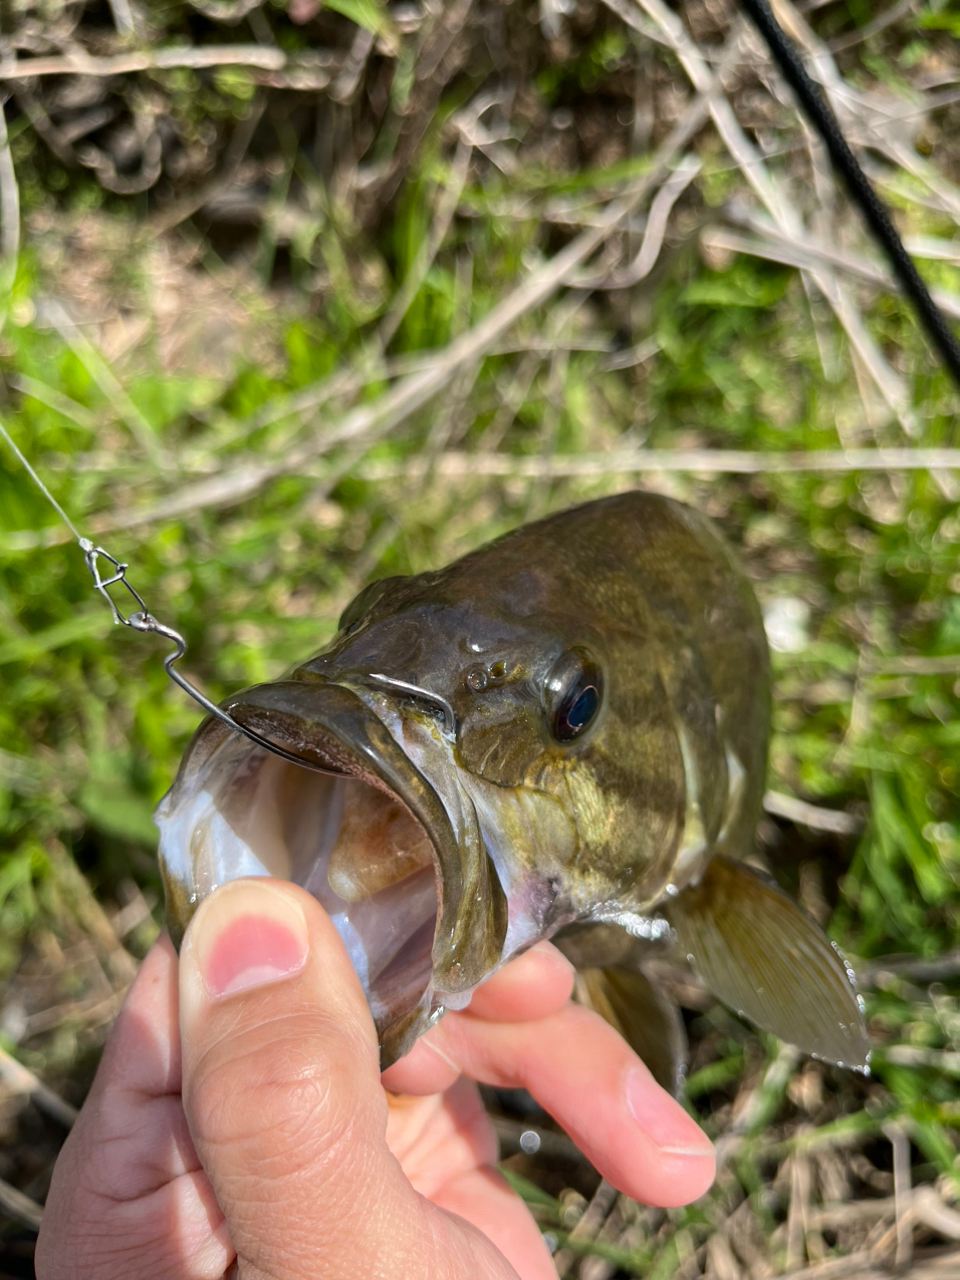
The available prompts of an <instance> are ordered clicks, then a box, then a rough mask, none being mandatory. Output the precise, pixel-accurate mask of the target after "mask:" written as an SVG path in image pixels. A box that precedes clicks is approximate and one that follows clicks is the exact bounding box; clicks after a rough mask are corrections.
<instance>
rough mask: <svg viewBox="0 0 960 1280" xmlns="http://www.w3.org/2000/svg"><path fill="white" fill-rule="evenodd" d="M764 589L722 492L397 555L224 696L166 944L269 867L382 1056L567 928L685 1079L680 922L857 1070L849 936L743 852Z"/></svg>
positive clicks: (719, 989) (599, 976) (635, 1030)
mask: <svg viewBox="0 0 960 1280" xmlns="http://www.w3.org/2000/svg"><path fill="white" fill-rule="evenodd" d="M770 698H771V693H770V664H769V655H768V650H767V643H766V637H765V633H764V627H763V621H762V616H761V612H760V608H759V606H758V603H757V599H756V596H755V594H754V592H753V589H752V587H751V585H750V582H749V581H748V578H747V576H746V573H745V571H744V569H743V567H742V565H741V563H740V561H739V560H738V558H737V556H736V554H735V552H734V551H733V549H732V547H731V545H730V544H729V543H728V542H727V541H726V540H725V538H724V537H723V536H722V535H721V534H720V532H719V530H718V529H717V527H716V526H715V525H714V524H713V523H712V522H711V521H710V520H709V519H707V518H706V517H705V516H704V515H702V514H701V513H699V512H698V511H696V510H694V509H693V508H691V507H689V506H686V505H684V504H682V503H680V502H677V501H674V500H672V499H670V498H667V497H664V496H661V495H658V494H654V493H649V492H644V491H640V490H634V491H631V492H628V493H623V494H620V495H617V496H614V497H609V498H603V499H599V500H596V501H593V502H588V503H586V504H584V505H581V506H578V507H575V508H573V509H571V510H567V511H562V512H560V513H558V514H555V515H551V516H548V517H547V518H545V519H542V520H539V521H537V522H535V523H531V524H527V525H524V526H521V527H520V528H517V529H515V530H514V531H512V532H510V533H507V534H505V535H504V536H502V537H500V538H498V539H497V540H495V541H493V542H491V543H489V544H488V545H486V546H483V547H481V548H480V549H479V550H476V551H473V552H471V553H470V554H468V555H466V556H464V557H463V558H461V559H459V560H457V561H455V562H454V563H452V564H450V565H448V566H447V567H446V568H443V569H440V570H437V571H431V572H426V573H420V574H416V575H412V576H398V577H388V578H383V579H381V580H379V581H376V582H373V583H372V584H371V585H369V586H367V587H365V588H364V589H363V590H362V591H361V592H360V594H359V595H358V596H357V597H356V599H355V600H354V601H353V602H352V603H351V604H350V605H349V606H348V607H347V608H346V610H345V611H344V613H343V615H342V617H341V618H340V621H339V628H338V631H337V633H336V635H335V637H334V639H333V640H332V641H331V642H330V643H329V644H328V645H327V646H326V647H325V648H323V649H321V650H320V651H319V652H318V653H316V654H314V655H313V656H312V657H310V658H309V659H308V660H307V661H306V662H304V663H302V664H301V665H299V666H297V667H296V668H294V669H293V670H292V671H290V672H289V673H288V674H287V675H285V676H284V677H283V678H281V679H279V680H276V681H272V682H269V683H262V684H257V685H254V686H253V687H252V688H250V689H246V690H244V691H242V692H239V693H235V694H233V695H231V696H230V697H228V698H226V699H225V700H224V702H223V703H222V704H221V708H222V710H223V711H224V712H225V713H226V716H227V717H228V718H229V720H230V721H232V722H233V724H235V725H237V726H240V727H241V728H243V729H246V730H248V731H250V732H252V733H253V734H256V735H258V736H259V737H260V738H261V739H262V740H264V741H265V742H267V743H269V744H273V745H274V746H275V747H277V748H279V749H280V750H281V751H282V752H283V753H284V754H283V755H282V756H281V755H278V754H276V753H274V752H273V751H271V750H270V749H268V748H267V747H265V746H262V745H259V744H258V743H257V742H256V741H251V739H250V738H249V737H247V736H244V733H242V732H239V731H238V730H235V729H232V728H231V727H230V724H225V723H224V721H223V720H222V719H219V718H216V717H214V716H209V717H208V718H207V719H206V720H205V721H204V722H203V723H202V724H201V725H200V727H199V729H198V730H197V732H196V734H195V735H194V738H193V740H192V742H191V743H190V745H189V747H188V749H187V751H186V753H185V755H184V758H183V760H182V762H181V765H180V769H179V773H178V775H177V778H176V781H175V783H174V785H173V787H172V788H171V790H170V791H169V792H168V794H167V795H166V796H165V797H164V799H163V800H162V801H161V803H160V806H159V808H158V811H157V815H156V821H157V824H158V826H159V829H160V845H159V859H160V865H161V870H162V876H163V880H164V885H165V893H166V908H167V920H168V924H169V929H170V933H171V936H172V937H173V939H174V941H175V943H177V944H179V941H180V939H182V937H183V933H184V931H185V929H186V927H187V924H188V922H189V920H190V917H191V915H192V914H193V912H194V911H195V910H196V908H197V906H198V904H199V903H200V902H201V901H202V900H203V898H204V897H205V896H206V895H207V894H209V893H211V892H213V891H214V890H215V889H216V888H217V886H218V885H220V884H223V883H224V882H225V881H227V880H230V879H233V878H235V877H238V876H266V875H269V876H278V877H281V878H283V879H287V880H291V881H294V882H295V883H297V884H299V885H302V886H303V887H304V888H306V889H307V890H308V891H309V892H311V893H312V894H313V895H314V896H315V897H316V898H317V900H318V901H319V902H320V903H321V905H322V906H323V907H324V908H325V909H326V911H327V912H328V913H329V915H330V916H331V918H332V920H333V922H334V924H335V926H336V928H337V930H338V932H339V934H340V937H341V938H342V940H343V943H344V945H345V947H346V949H347V951H348V953H349V955H350V958H351V961H352V963H353V966H354V968H355V970H356V972H357V974H358V976H359V978H360V980H361V982H362V984H363V988H364V991H365V994H366V997H367V1000H368V1003H369V1006H370V1011H371V1014H372V1016H373V1020H374V1022H375V1024H376V1028H377V1033H378V1036H379V1040H380V1046H381V1062H382V1065H383V1066H384V1067H386V1066H387V1065H389V1064H390V1063H392V1062H394V1061H396V1060H397V1059H398V1058H400V1057H402V1056H403V1055H404V1054H405V1053H407V1052H408V1051H409V1050H410V1049H411V1047H412V1046H413V1044H414V1043H415V1042H416V1040H417V1039H418V1037H419V1036H420V1035H422V1034H423V1033H424V1032H425V1031H426V1030H427V1029H428V1028H429V1027H431V1026H433V1025H434V1024H435V1023H436V1021H437V1019H438V1018H439V1017H441V1016H442V1014H443V1013H444V1012H445V1011H447V1010H451V1009H463V1008H465V1007H466V1006H467V1005H468V1004H469V1001H470V997H471V994H472V993H473V991H474V990H475V989H476V987H477V986H478V985H479V984H480V983H482V982H483V981H485V980H486V979H487V978H488V977H490V975H491V974H493V973H494V972H496V970H497V969H498V968H499V967H500V966H501V965H503V964H506V963H507V962H508V961H509V960H510V959H512V958H513V957H515V956H517V955H519V954H521V953H522V952H523V951H525V950H526V949H527V948H528V947H530V946H532V945H533V944H534V943H536V942H538V941H540V940H541V939H547V938H552V939H554V940H555V941H556V943H557V945H559V946H560V947H561V949H562V950H564V951H565V953H566V954H567V955H568V956H570V958H571V959H572V960H573V961H574V963H575V964H576V965H577V966H578V969H579V973H578V977H577V996H578V998H579V999H581V1000H582V1001H583V1002H585V1003H588V1004H590V1005H592V1006H593V1007H594V1008H596V1009H597V1010H598V1011H599V1012H600V1013H602V1014H603V1016H605V1017H606V1018H607V1019H608V1020H609V1021H610V1022H612V1023H613V1025H614V1026H616V1027H618V1029H620V1030H621V1031H622V1032H623V1034H624V1035H625V1036H626V1037H627V1039H628V1040H629V1041H630V1043H631V1044H632V1045H633V1046H634V1047H635V1048H636V1049H637V1051H638V1052H640V1053H641V1056H643V1057H644V1058H645V1059H646V1060H647V1061H648V1064H652V1065H651V1069H653V1070H654V1071H655V1074H656V1075H657V1077H658V1079H660V1081H661V1083H664V1084H665V1085H666V1086H667V1087H669V1088H671V1089H672V1090H673V1091H674V1092H677V1091H678V1090H679V1088H680V1087H681V1083H682V1059H683V1052H684V1050H683V1043H682V1040H683V1037H682V1026H681V1023H680V1019H679V1015H678V1014H677V1011H676V1009H675V1007H673V1006H671V1003H670V1001H669V1000H667V999H666V997H665V996H664V994H663V993H662V991H660V990H658V987H657V983H656V980H655V976H653V974H652V970H651V967H650V958H651V957H652V956H653V957H655V956H657V955H659V954H660V953H661V952H662V951H663V949H664V948H665V947H669V948H672V951H673V952H674V953H675V954H677V955H678V956H679V957H681V958H682V959H683V960H684V961H685V962H687V963H689V964H690V965H691V966H692V967H693V969H694V971H695V972H696V973H697V974H698V975H699V976H700V978H701V979H702V981H703V983H704V985H705V986H706V987H707V989H708V990H709V991H710V992H711V993H712V994H713V995H714V996H715V997H717V998H718V999H719V1000H720V1001H722V1002H724V1003H725V1004H726V1005H728V1006H729V1007H730V1008H731V1009H732V1010H734V1011H735V1012H736V1013H738V1014H739V1015H740V1016H741V1017H743V1018H745V1019H747V1020H748V1021H750V1022H752V1023H754V1024H755V1025H756V1026H757V1027H759V1028H761V1029H762V1030H765V1031H768V1032H771V1033H773V1034H775V1035H777V1036H779V1037H780V1038H781V1039H782V1040H784V1041H787V1042H789V1043H791V1044H794V1045H796V1046H797V1047H798V1048H799V1049H801V1050H803V1051H804V1052H806V1053H810V1054H814V1055H816V1056H818V1057H820V1058H823V1059H826V1060H828V1061H831V1062H835V1063H840V1064H844V1065H847V1066H852V1067H855V1068H858V1069H861V1070H866V1068H867V1063H868V1058H869V1039H868V1036H867V1032H866V1027H865V1022H864V1014H863V1004H862V1001H861V999H860V997H859V995H858V994H857V990H856V982H855V977H854V975H853V972H852V970H851V969H850V967H849V965H848V964H847V963H846V961H845V959H844V958H843V956H842V955H841V954H840V952H839V951H838V950H837V949H836V948H835V947H834V945H833V944H832V943H831V942H830V940H829V939H828V938H827V936H826V935H825V933H824V932H823V931H822V929H821V928H820V926H819V925H818V924H816V923H815V922H814V921H813V920H812V919H811V918H810V917H809V916H808V915H807V914H806V913H805V912H804V911H803V910H802V909H801V908H800V907H799V906H798V905H797V904H796V903H795V902H794V901H793V900H792V899H791V898H790V897H789V896H788V895H787V894H786V893H784V892H783V891H781V890H780V889H779V888H778V887H777V885H776V884H775V882H774V881H773V880H771V879H770V878H769V877H768V876H766V875H765V874H763V873H761V872H758V871H757V870H756V869H754V868H753V867H752V866H751V865H749V862H748V859H751V858H752V856H753V854H754V843H755V831H756V826H757V821H758V816H759V813H760V808H761V801H762V795H763V789H764V774H765V768H766V757H767V744H768V738H769V730H770Z"/></svg>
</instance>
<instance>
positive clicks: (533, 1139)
mask: <svg viewBox="0 0 960 1280" xmlns="http://www.w3.org/2000/svg"><path fill="white" fill-rule="evenodd" d="M520 1150H521V1151H525V1152H526V1153H527V1155H528V1156H533V1155H536V1153H537V1152H538V1151H539V1150H540V1135H539V1133H534V1131H533V1130H532V1129H525V1130H524V1132H523V1133H521V1135H520Z"/></svg>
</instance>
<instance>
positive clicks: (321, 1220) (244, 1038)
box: [36, 880, 713, 1280]
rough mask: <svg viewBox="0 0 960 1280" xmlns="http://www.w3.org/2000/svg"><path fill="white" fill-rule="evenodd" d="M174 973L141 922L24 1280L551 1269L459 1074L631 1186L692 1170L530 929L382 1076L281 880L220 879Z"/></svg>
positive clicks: (701, 1183) (568, 976)
mask: <svg viewBox="0 0 960 1280" xmlns="http://www.w3.org/2000/svg"><path fill="white" fill-rule="evenodd" d="M177 970H178V965H177V957H176V955H175V953H174V951H173V947H172V946H171V944H170V942H169V940H168V939H164V940H163V941H161V942H160V943H158V944H157V946H156V947H155V948H154V949H153V950H152V951H151V952H150V954H149V956H148V957H147V959H146V960H145V961H144V964H143V966H142V969H141V972H140V974H139V976H138V978H137V981H136V982H135V984H134V986H133V988H132V989H131V992H130V994H129V996H128V998H127V1001H126V1004H125V1005H124V1008H123V1010H122V1012H121V1014H120V1017H119V1019H118V1021H117V1025H116V1027H115V1029H114V1032H113V1035H112V1037H111V1041H110V1043H109V1045H108V1046H107V1050H106V1052H105V1054H104V1058H103V1062H102V1064H101V1067H100V1070H99V1072H98V1075H97V1078H96V1081H95V1082H94V1085H93V1088H92V1090H91V1093H90V1096H89V1098H88V1099H87V1102H86V1104H85V1105H84V1108H83V1110H82V1112H81V1115H80V1118H79V1120H78V1121H77V1124H76V1126H75V1128H74V1130H73V1132H72V1133H71V1135H70V1137H69V1139H68V1141H67V1143H66V1145H65V1147H64V1149H63V1152H62V1154H61V1157H60V1160H59V1161H58V1163H57V1167H56V1169H55V1171H54V1176H53V1183H52V1186H51V1189H50V1194H49V1197H48V1200H47V1207H46V1210H45V1213H44V1221H43V1226H42V1228H41V1232H40V1238H39V1241H38V1245H37V1264H36V1265H37V1275H38V1277H39V1280H66V1278H67V1277H70V1280H121V1278H122V1280H128V1277H130V1276H133V1275H136V1276H137V1277H138V1278H139V1277H143V1278H144V1280H147V1278H149V1280H161V1278H164V1280H165V1278H168V1277H169V1280H173V1278H174V1277H176V1280H221V1278H222V1277H224V1276H226V1275H234V1274H236V1275H239V1277H241V1278H242V1280H267V1278H268V1277H269V1278H270V1280H279V1278H280V1277H283V1280H288V1278H293V1277H304V1278H306V1277H308V1276H309V1277H310V1278H311V1280H319V1277H325V1276H330V1277H333V1276H337V1277H340V1276H351V1277H367V1276H371V1277H372V1276H388V1275H389V1276H394V1275H396V1276H401V1275H402V1276H404V1277H405V1278H406V1277H423V1280H427V1278H428V1277H429V1280H441V1278H442V1280H467V1278H468V1277H469V1278H470V1280H475V1277H477V1276H484V1277H485V1278H486V1277H489V1278H490V1280H506V1278H507V1277H514V1280H515V1277H516V1275H517V1274H519V1275H520V1276H521V1277H523V1280H548V1277H555V1275H556V1272H555V1270H554V1268H553V1264H552V1261H551V1259H550V1256H549V1254H548V1252H547V1250H546V1248H545V1246H544V1244H543V1241H542V1239H541V1237H540V1233H539V1231H538V1229H537V1227H536V1225H535V1224H534V1222H533V1220H532V1218H531V1217H530V1215H529V1213H528V1212H527V1210H526V1208H525V1207H524V1205H523V1203H522V1202H521V1201H520V1200H519V1198H518V1197H516V1196H515V1195H514V1194H513V1192H512V1191H510V1189H509V1188H508V1186H507V1184H506V1183H505V1182H504V1181H503V1179H502V1178H501V1177H500V1176H499V1174H497V1172H496V1171H495V1170H494V1169H493V1168H492V1167H491V1166H492V1164H493V1162H494V1161H495V1160H496V1155H497V1152H496V1138H495V1136H494V1133H493V1129H492V1127H491V1125H490V1122H489V1120H488V1118H487V1116H486V1114H485V1112H484V1110H483V1106H482V1103H481V1100H480V1097H479V1094H478V1092H477V1089H476V1086H475V1084H473V1082H472V1081H473V1080H481V1081H486V1082H489V1083H493V1084H497V1085H501V1086H504V1087H512V1086H523V1087H525V1088H527V1089H529V1091H530V1092H531V1093H532V1094H533V1095H534V1097H536V1098H537V1099H538V1100H539V1101H540V1102H541V1103H542V1104H543V1105H544V1106H545V1107H546V1108H547V1110H549V1111H550V1112H551V1114H553V1115H554V1116H555V1117H556V1118H557V1119H558V1120H559V1121H560V1123H561V1124H562V1125H563V1126H564V1127H565V1128H566V1129H567V1131H568V1132H569V1133H570V1135H571V1136H572V1137H573V1139H574V1140H575V1141H576V1142H577V1144H578V1145H579V1146H580V1147H581V1149H582V1150H583V1151H584V1152H585V1154H587V1155H588V1156H589V1158H590V1159H591V1160H592V1162H593V1163H594V1164H595V1165H596V1166H597V1168H598V1169H599V1170H600V1171H601V1172H602V1173H603V1174H604V1176H605V1177H607V1178H608V1180H610V1181H611V1182H612V1183H613V1184H614V1185H615V1186H617V1187H619V1188H620V1189H621V1190H623V1191H625V1192H626V1193H627V1194H629V1195H631V1196H634V1197H636V1198H637V1199H640V1200H643V1201H645V1202H647V1203H650V1204H660V1205H676V1204H682V1203H686V1202H687V1201H689V1200H692V1199H694V1198H696V1197H697V1196H698V1195H700V1194H702V1193H703V1192H704V1191H705V1190H706V1189H707V1187H708V1186H709V1184H710V1181H711V1179H712V1176H713V1153H712V1148H711V1147H710V1145H709V1143H708V1141H707V1139H706V1138H705V1137H704V1135H703V1134H702V1133H701V1132H700V1130H699V1129H698V1128H697V1126H696V1125H695V1124H694V1122H693V1121H692V1120H691V1119H690V1118H689V1116H687V1114H686V1113H685V1112H684V1111H683V1109H682V1108H681V1107H680V1106H679V1105H678V1104H677V1103H676V1102H675V1101H674V1100H673V1099H672V1098H671V1097H669V1095H668V1094H666V1093H664V1092H663V1090H661V1089H660V1088H659V1086H658V1085H656V1084H655V1083H654V1081H653V1079H652V1077H651V1076H650V1074H649V1072H647V1070H646V1068H645V1067H644V1066H643V1065H642V1063H640V1061H639V1059H637V1058H636V1056H635V1055H634V1054H633V1052H632V1051H631V1050H630V1049H629V1048H628V1047H627V1046H626V1044H624V1042H623V1041H622V1040H621V1039H620V1037H619V1036H617V1035H616V1033H615V1032H613V1030H612V1029H611V1028H610V1027H609V1026H608V1025H607V1024H606V1023H605V1022H603V1021H602V1020H601V1019H600V1018H598V1017H597V1016H596V1015H595V1014H593V1013H591V1012H589V1011H588V1010H585V1009H582V1008H579V1007H577V1006H575V1005H572V1004H571V1003H570V1001H569V996H570V991H571V987H572V970H571V968H570V966H569V964H568V963H567V961H566V960H564V959H563V957H562V956H560V954H559V952H557V951H555V950H554V949H553V948H552V947H550V946H549V945H547V944H544V945H542V946H539V947H536V948H534V949H533V950H531V951H529V952H527V953H526V954H525V955H524V956H521V957H520V958H519V959H518V960H515V961H514V962H513V963H512V964H510V965H508V966H506V967H505V968H504V969H503V970H501V971H500V972H499V973H498V974H496V975H495V976H494V977H493V978H492V979H491V980H490V981H489V982H488V983H486V984H485V985H484V986H483V987H481V988H480V989H479V990H478V991H477V992H476V993H475V995H474V998H473V1000H472V1002H471V1005H470V1008H469V1009H468V1010H465V1011H464V1012H462V1013H450V1014H448V1015H447V1016H446V1017H445V1018H444V1019H443V1020H442V1021H441V1023H440V1024H439V1025H438V1026H437V1027H435V1028H433V1030H431V1031H430V1032H429V1033H428V1034H427V1035H426V1036H424V1037H422V1038H421V1039H420V1040H419V1041H418V1042H417V1044H416V1046H415V1047H414V1050H413V1051H412V1053H410V1054H409V1055H408V1056H407V1057H406V1058H404V1059H402V1060H401V1061H400V1062H398V1063H396V1064H395V1065H394V1066H393V1067H391V1068H390V1070H389V1071H388V1072H387V1073H385V1075H384V1076H383V1078H382V1079H383V1083H382V1084H381V1076H380V1073H379V1065H378V1062H379V1055H378V1048H377V1040H376V1034H375V1031H374V1028H373V1023H372V1020H371V1018H370V1014H369V1011H368V1009H367V1005H366V1000H365V998H364V995H363V991H362V989H361V987H360V984H359V981H358V979H357V977H356V975H355V973H354V971H353V968H352V966H351V965H350V962H349V960H348V958H347V955H346V953H345V951H344V949H343V946H342V944H341V942H340V939H339V936H338V935H337V933H336V930H335V928H334V926H333V924H332V923H331V921H330V919H329V917H328V916H327V915H326V914H325V913H324V912H323V910H322V909H321V908H320V906H319V905H318V904H317V903H316V901H315V900H314V899H313V898H312V897H310V895H309V894H307V893H305V892H304V891H303V890H300V889H297V888H296V887H295V886H293V885H290V884H286V883H283V882H279V881H264V880H257V881H249V880H247V881H242V880H241V881H234V882H232V883H230V884H227V885H225V886H223V887H222V888H221V889H219V890H218V891H217V892H216V893H215V894H213V895H212V896H211V897H210V898H208V899H207V900H206V901H205V902H204V903H203V904H202V906H201V907H200V909H199V911H198V912H197V914H196V916H195V917H194V920H193V921H192V923H191V925H190V928H189V929H188V931H187V936H186V938H185V940H184V946H183V948H182V952H181V957H180V964H179V988H178V973H177ZM181 1031H182V1048H181ZM462 1073H465V1074H462ZM383 1086H386V1088H384V1087H383ZM387 1090H390V1092H388V1091H387ZM394 1091H401V1092H399V1093H395V1092H394ZM234 1268H235V1270H234Z"/></svg>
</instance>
